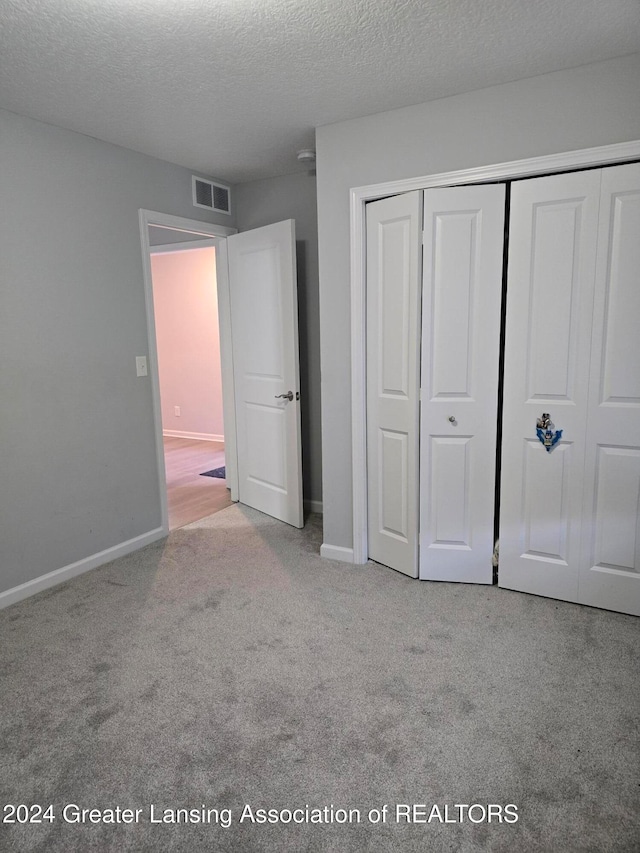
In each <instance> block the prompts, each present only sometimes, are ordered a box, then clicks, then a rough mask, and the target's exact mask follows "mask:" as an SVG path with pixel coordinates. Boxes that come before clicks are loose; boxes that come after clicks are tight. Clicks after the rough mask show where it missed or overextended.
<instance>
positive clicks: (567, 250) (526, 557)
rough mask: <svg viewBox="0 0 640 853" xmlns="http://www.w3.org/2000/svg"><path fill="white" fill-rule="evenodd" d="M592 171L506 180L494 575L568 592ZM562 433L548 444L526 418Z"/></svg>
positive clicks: (528, 587)
mask: <svg viewBox="0 0 640 853" xmlns="http://www.w3.org/2000/svg"><path fill="white" fill-rule="evenodd" d="M599 192H600V172H599V171H591V172H578V173H574V174H568V175H555V176H552V177H548V178H536V179H533V180H527V181H519V182H516V183H514V184H513V186H512V195H511V220H510V231H509V262H508V278H507V317H506V343H505V373H504V405H503V432H502V435H503V441H502V466H501V493H500V501H501V509H500V567H499V584H500V586H503V587H507V588H509V589H517V590H521V591H523V592H531V593H535V594H538V595H547V596H551V597H553V598H560V599H564V600H567V601H576V600H577V598H578V572H579V561H580V542H581V514H582V498H583V486H584V449H585V432H586V426H587V411H588V389H589V356H590V350H591V325H592V313H593V286H594V276H595V262H596V239H597V231H598V205H599ZM543 414H548V415H549V416H550V419H551V427H552V431H553V434H554V435H555V430H556V429H558V430H562V438H561V439H560V441H559V442H558V443H556V444H555V446H554V447H552V448H551V450H550V451H547V449H546V448H545V447H544V446H543V445H542V444H541V443H540V442H539V439H538V437H537V433H536V425H537V421H538V419H539V418H541V416H542V415H543Z"/></svg>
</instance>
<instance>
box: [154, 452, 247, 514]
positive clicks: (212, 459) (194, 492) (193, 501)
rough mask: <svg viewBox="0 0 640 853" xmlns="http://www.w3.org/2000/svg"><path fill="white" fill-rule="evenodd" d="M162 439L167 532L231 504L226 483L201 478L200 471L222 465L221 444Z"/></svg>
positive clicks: (222, 453)
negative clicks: (165, 475)
mask: <svg viewBox="0 0 640 853" xmlns="http://www.w3.org/2000/svg"><path fill="white" fill-rule="evenodd" d="M163 440H164V460H165V468H166V472H167V499H168V505H169V529H170V530H175V529H176V528H177V527H184V525H185V524H190V523H191V522H192V521H198V519H200V518H205V517H206V516H207V515H213V513H214V512H218V511H219V510H221V509H224V508H225V507H227V506H230V505H231V503H232V501H231V497H230V494H231V493H230V491H229V490H228V489H227V484H226V480H218V479H216V478H215V477H203V476H202V473H203V472H204V471H211V470H212V469H214V468H220V467H221V466H222V465H224V444H223V443H222V442H221V441H196V440H193V439H189V438H174V437H169V436H164V439H163Z"/></svg>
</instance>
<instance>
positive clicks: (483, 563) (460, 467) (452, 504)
mask: <svg viewBox="0 0 640 853" xmlns="http://www.w3.org/2000/svg"><path fill="white" fill-rule="evenodd" d="M504 208H505V188H504V186H502V185H487V186H477V187H449V188H443V189H431V190H425V194H424V263H423V269H424V272H423V297H422V392H421V417H420V578H421V579H423V580H445V581H463V582H467V583H492V580H493V567H492V565H491V555H492V553H493V546H494V542H493V529H494V493H495V477H496V430H497V418H498V415H497V408H498V402H497V397H498V370H499V365H498V361H499V349H500V310H501V309H500V304H501V295H502V262H503V245H504Z"/></svg>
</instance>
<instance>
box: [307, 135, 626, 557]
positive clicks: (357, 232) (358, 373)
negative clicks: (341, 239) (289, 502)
mask: <svg viewBox="0 0 640 853" xmlns="http://www.w3.org/2000/svg"><path fill="white" fill-rule="evenodd" d="M639 158H640V140H635V141H631V142H622V143H617V144H614V145H603V146H600V147H598V148H584V149H580V150H577V151H569V152H563V153H559V154H549V155H545V156H543V157H533V158H529V159H526V160H513V161H510V162H506V163H498V164H495V165H489V166H479V167H477V168H473V169H462V170H460V171H455V172H442V173H440V174H433V175H425V176H422V177H417V178H406V179H403V180H399V181H390V182H387V183H381V184H372V185H369V186H362V187H354V188H352V189H351V190H350V191H349V216H350V252H351V454H352V479H353V482H352V493H353V562H354V563H358V564H361V563H366V562H367V559H368V556H369V542H368V532H367V529H368V518H367V516H368V510H367V398H366V388H367V384H366V355H367V349H366V300H365V294H366V239H365V238H366V230H365V204H366V202H368V201H373V200H374V199H378V198H383V197H384V196H389V195H396V194H399V193H405V192H410V191H412V190H421V189H429V188H430V187H446V186H457V185H459V184H479V183H486V182H489V181H497V180H511V179H513V178H521V177H533V176H535V175H544V174H552V173H555V172H564V171H569V170H572V169H584V168H589V167H591V166H606V165H611V164H614V163H624V162H628V161H630V160H637V159H639ZM327 547H328V546H323V548H325V549H326V548H327Z"/></svg>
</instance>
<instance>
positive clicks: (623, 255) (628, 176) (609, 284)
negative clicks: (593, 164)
mask: <svg viewBox="0 0 640 853" xmlns="http://www.w3.org/2000/svg"><path fill="white" fill-rule="evenodd" d="M639 324H640V164H638V163H634V164H631V165H628V166H616V167H612V168H608V169H603V171H602V185H601V193H600V221H599V228H598V256H597V263H596V283H595V300H594V321H593V336H592V346H591V353H592V355H591V369H590V389H589V409H588V415H587V422H586V433H587V434H586V450H585V452H586V461H585V475H584V512H583V533H582V553H581V560H580V573H579V578H578V601H580V603H581V604H590V605H593V606H595V607H603V608H606V609H608V610H617V611H621V612H623V613H631V614H633V615H635V616H640V329H639Z"/></svg>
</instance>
